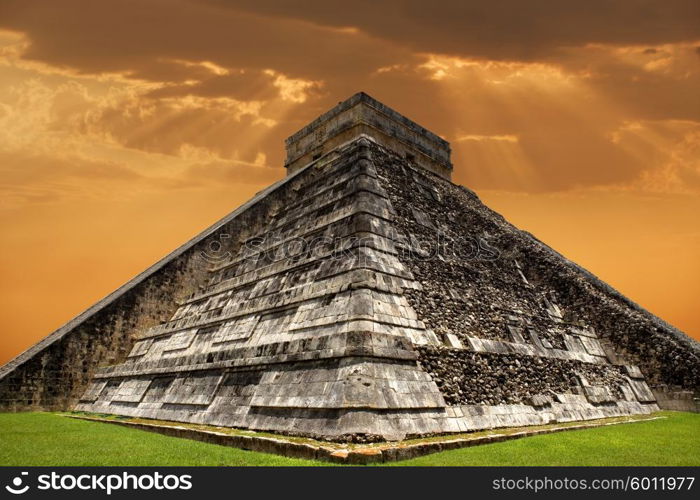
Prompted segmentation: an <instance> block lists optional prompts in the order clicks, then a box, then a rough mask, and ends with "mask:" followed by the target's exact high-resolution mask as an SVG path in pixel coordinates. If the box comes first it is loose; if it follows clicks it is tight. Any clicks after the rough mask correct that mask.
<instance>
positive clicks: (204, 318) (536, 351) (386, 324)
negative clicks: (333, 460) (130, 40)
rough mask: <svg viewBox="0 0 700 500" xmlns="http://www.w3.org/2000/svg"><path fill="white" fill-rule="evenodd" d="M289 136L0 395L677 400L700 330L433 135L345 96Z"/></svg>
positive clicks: (246, 402)
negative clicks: (514, 219)
mask: <svg viewBox="0 0 700 500" xmlns="http://www.w3.org/2000/svg"><path fill="white" fill-rule="evenodd" d="M286 147H287V162H286V167H287V171H288V175H287V177H286V178H285V179H283V180H281V181H279V182H278V183H276V184H274V185H273V186H271V187H270V188H268V189H266V190H264V191H262V192H261V193H259V194H258V195H256V197H255V198H253V199H252V200H251V201H249V202H248V203H246V204H245V205H243V206H242V207H240V208H239V209H238V210H236V211H234V212H233V213H231V214H230V215H228V216H227V217H225V218H224V219H222V220H221V221H219V222H218V223H217V224H215V225H214V226H212V227H211V228H209V229H208V230H206V231H205V232H203V233H202V234H200V235H199V236H197V237H196V238H194V239H193V240H191V241H190V242H188V243H186V244H185V245H183V246H182V247H181V248H179V249H177V250H176V251H175V252H173V253H172V254H170V255H169V256H167V257H165V258H164V259H163V260H161V261H160V262H158V263H157V264H155V265H154V266H152V267H151V268H150V269H148V270H146V271H145V272H144V273H142V274H141V275H139V276H137V277H136V278H134V280H132V281H130V282H129V283H127V284H126V285H124V286H123V287H122V288H120V289H119V290H117V291H116V292H114V293H113V294H111V295H110V296H108V297H106V298H105V299H104V300H102V301H101V302H99V303H98V304H96V305H95V306H93V307H92V308H90V309H88V310H87V311H86V312H85V313H83V314H82V315H80V316H78V317H77V318H76V319H74V320H73V321H72V322H70V323H68V324H67V325H65V326H64V327H62V328H61V329H59V330H57V331H56V332H54V333H53V334H51V335H50V336H49V337H47V338H46V339H45V340H44V341H42V342H40V343H39V344H37V345H36V346H34V347H32V348H31V349H29V350H28V351H27V352H25V353H23V354H22V355H20V356H19V357H18V358H16V359H15V360H13V361H11V362H10V363H8V365H6V366H5V367H3V368H2V370H0V404H2V405H3V406H4V407H5V408H9V409H15V410H20V409H27V408H46V409H65V408H74V409H77V410H81V411H89V412H100V413H110V414H117V415H128V416H137V417H143V418H153V419H163V420H174V421H181V422H191V423H202V424H211V425H218V426H230V427H239V428H246V429H253V430H262V431H273V432H280V433H286V434H290V435H301V436H311V437H317V438H322V439H329V440H344V441H371V440H381V439H389V440H395V439H403V438H406V437H410V436H422V435H432V434H443V433H456V432H465V431H471V430H479V429H485V428H495V427H503V426H513V425H533V424H543V423H549V422H555V421H571V420H585V419H592V418H600V417H609V416H620V415H631V414H642V413H649V412H651V411H655V410H657V409H658V408H659V406H658V405H659V404H661V405H662V406H664V405H666V406H665V407H670V406H672V405H673V404H675V405H683V404H692V397H693V394H694V392H696V391H697V387H698V380H699V379H700V361H699V359H700V358H699V349H698V344H697V342H695V341H693V340H691V339H690V338H688V337H687V336H685V335H684V334H683V333H681V332H679V331H678V330H676V329H674V328H673V327H671V326H670V325H668V324H666V323H664V322H663V321H661V320H659V319H658V318H656V317H654V316H653V315H651V314H650V313H648V312H647V311H645V310H643V309H641V308H640V307H639V306H637V305H636V304H634V303H632V302H631V301H629V300H628V299H626V298H625V297H623V296H621V295H620V294H619V293H617V292H616V291H615V290H613V289H612V288H610V287H609V286H607V285H606V284H604V283H602V282H600V281H599V280H598V279H596V278H595V277H594V276H593V275H591V274H590V273H588V272H587V271H585V270H583V269H581V268H580V267H578V266H576V265H575V264H573V263H572V262H570V261H568V260H567V259H565V258H564V257H563V256H561V255H559V254H557V253H556V252H555V251H553V250H552V249H550V248H549V247H547V246H546V245H544V244H543V243H541V242H539V241H538V240H537V239H536V238H534V237H533V236H532V235H530V234H528V233H525V232H522V231H520V230H518V229H517V228H515V227H513V226H512V225H510V224H509V223H508V222H507V221H505V220H504V219H503V218H502V217H501V216H500V215H498V214H496V213H495V212H493V211H491V210H489V209H488V208H487V207H486V206H485V205H483V204H482V203H481V202H480V201H479V198H478V197H477V195H476V194H475V193H473V192H472V191H470V190H469V189H467V188H465V187H462V186H458V185H455V184H453V183H452V182H451V181H450V175H451V171H452V165H451V162H450V147H449V144H448V143H447V142H446V141H444V140H443V139H441V138H439V137H438V136H436V135H435V134H432V133H431V132H429V131H427V130H426V129H424V128H422V127H420V126H419V125H417V124H415V123H414V122H412V121H410V120H408V119H407V118H405V117H404V116H402V115H400V114H399V113H397V112H396V111H394V110H392V109H390V108H388V107H387V106H385V105H383V104H381V103H380V102H378V101H376V100H374V99H372V98H371V97H369V96H368V95H366V94H364V93H359V94H356V95H354V96H352V97H351V98H350V99H348V100H346V101H344V102H342V103H340V104H338V105H337V106H336V107H335V108H333V109H332V110H330V111H329V112H327V113H325V114H324V115H322V116H320V117H319V118H318V119H316V120H315V121H313V122H312V123H310V124H309V125H308V126H306V127H305V128H303V129H302V130H300V131H299V132H297V133H296V134H294V135H292V136H291V137H290V138H289V139H287V141H286ZM648 383H651V384H652V387H653V388H654V390H652V389H650V386H649V385H648ZM689 401H690V403H689Z"/></svg>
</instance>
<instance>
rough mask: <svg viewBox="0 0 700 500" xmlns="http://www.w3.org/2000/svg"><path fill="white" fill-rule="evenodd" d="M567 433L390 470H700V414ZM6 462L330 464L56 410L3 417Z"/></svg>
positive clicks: (1, 444)
mask: <svg viewBox="0 0 700 500" xmlns="http://www.w3.org/2000/svg"><path fill="white" fill-rule="evenodd" d="M660 415H663V416H665V417H667V418H664V419H659V420H653V421H647V422H638V423H631V424H622V425H613V426H608V427H600V428H595V429H586V430H580V431H567V432H560V433H556V434H547V435H543V436H535V437H530V438H524V439H518V440H515V441H507V442H504V443H495V444H489V445H483V446H477V447H473V448H463V449H459V450H453V451H446V452H443V453H436V454H433V455H427V456H424V457H419V458H416V459H413V460H408V461H405V462H398V463H396V464H390V465H431V466H433V465H494V466H496V465H695V466H697V465H700V432H699V431H700V415H698V414H692V413H677V412H663V413H661V414H660ZM0 465H18V466H30V465H47V466H59V465H72V466H76V465H115V466H127V465H153V466H167V465H324V464H323V463H321V462H312V461H308V460H300V459H292V458H285V457H280V456H276V455H270V454H265V453H256V452H252V451H243V450H239V449H236V448H229V447H225V446H218V445H213V444H206V443H200V442H197V441H190V440H187V439H178V438H172V437H166V436H162V435H159V434H155V433H150V432H146V431H140V430H137V429H129V428H126V427H121V426H117V425H111V424H104V423H97V422H87V421H83V420H74V419H70V418H66V417H63V416H60V415H55V414H51V413H19V414H13V413H4V414H0Z"/></svg>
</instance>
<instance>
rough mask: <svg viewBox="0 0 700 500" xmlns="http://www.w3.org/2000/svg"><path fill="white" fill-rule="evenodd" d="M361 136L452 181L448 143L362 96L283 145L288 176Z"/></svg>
mask: <svg viewBox="0 0 700 500" xmlns="http://www.w3.org/2000/svg"><path fill="white" fill-rule="evenodd" d="M363 135H364V136H367V137H370V138H372V139H373V140H374V141H375V142H376V143H378V144H381V145H382V146H384V147H386V148H387V149H389V150H391V151H393V152H395V153H397V154H399V155H401V156H403V157H404V158H406V159H408V160H410V161H411V162H412V163H413V164H414V165H416V166H419V167H421V168H424V169H426V170H430V171H431V172H434V173H436V174H438V175H440V176H442V177H444V178H445V179H451V177H452V162H451V160H450V143H449V142H447V141H446V140H444V139H442V138H441V137H438V136H437V135H436V134H434V133H432V132H430V131H429V130H427V129H425V128H423V127H421V126H420V125H418V124H417V123H416V122H414V121H412V120H409V119H408V118H406V117H405V116H403V115H402V114H401V113H398V112H397V111H394V110H393V109H391V108H390V107H389V106H387V105H385V104H382V103H381V102H379V101H377V100H376V99H373V98H372V97H370V96H368V95H367V94H365V93H364V92H358V93H357V94H355V95H353V96H352V97H350V98H349V99H346V100H345V101H342V102H340V103H338V105H337V106H335V107H334V108H333V109H331V110H329V111H327V112H326V113H324V114H322V115H321V116H319V117H318V118H317V119H315V120H314V121H312V122H311V123H309V124H308V125H307V126H305V127H304V128H302V129H301V130H299V131H298V132H296V133H295V134H293V135H291V136H290V137H289V138H288V139H287V140H286V141H285V145H286V148H287V161H286V163H285V166H286V167H287V173H288V174H292V173H294V172H296V171H298V170H299V169H300V168H302V167H304V166H306V165H307V164H308V163H310V162H312V161H314V160H318V159H320V158H321V157H323V156H324V155H326V154H328V153H329V152H331V151H334V150H336V149H337V148H338V147H339V146H341V145H343V144H346V143H349V142H350V141H352V140H354V139H357V138H358V137H360V136H363Z"/></svg>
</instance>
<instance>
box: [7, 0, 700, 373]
mask: <svg viewBox="0 0 700 500" xmlns="http://www.w3.org/2000/svg"><path fill="white" fill-rule="evenodd" d="M698 19H700V4H699V3H698V2H697V1H681V0H678V1H676V0H666V1H661V0H659V1H654V0H639V1H613V2H603V1H597V0H591V1H589V2H561V1H558V0H557V1H555V0H539V1H537V0H536V1H532V2H520V1H517V0H491V1H489V2H469V1H454V2H440V5H439V6H438V7H432V8H430V9H426V8H425V2H422V1H417V0H416V1H409V0H407V1H399V0H385V1H383V2H370V1H368V0H358V1H355V2H342V3H341V2H337V3H336V2H330V1H327V0H326V1H320V0H318V1H316V0H310V1H287V2H266V1H263V0H256V1H255V2H253V1H245V0H242V1H216V0H211V1H196V2H195V1H185V0H167V1H166V0H130V1H127V0H120V1H108V0H102V1H100V2H95V1H77V0H64V1H62V2H55V1H51V0H48V1H33V0H21V1H11V0H0V225H1V227H2V244H1V245H0V276H1V277H2V280H1V281H0V363H3V362H5V361H7V360H8V359H10V358H11V357H13V356H15V355H16V354H18V353H19V352H20V351H22V350H23V349H25V348H27V347H28V346H29V345H31V344H32V343H34V342H36V341H37V340H39V339H40V338H41V337H43V336H45V335H47V334H48V333H50V332H51V331H52V330H54V329H55V328H57V327H58V326H60V325H61V324H62V323H63V322H65V321H67V320H69V319H70V318H72V317H73V316H75V315H76V314H77V313H79V312H80V311H81V310H83V309H84V308H86V307H87V306H89V305H90V304H92V303H93V302H95V301H97V300H98V299H100V298H101V297H103V296H104V295H106V294H107V293H109V292H110V291H112V290H113V289H114V288H116V287H118V286H119V285H121V284H122V283H124V282H125V281H127V280H128V279H129V278H131V277H132V276H133V275H134V274H136V273H137V272H139V271H141V270H143V269H144V268H145V267H147V266H148V265H150V264H152V263H153V262H154V261H155V260H157V259H158V258H159V257H161V256H162V255H164V254H166V253H167V252H169V251H170V250H172V249H173V248H175V247H176V246H178V245H179V244H181V243H182V242H184V241H185V240H187V239H188V238H189V237H191V236H192V235H194V234H196V233H197V232H198V231H199V230H201V229H202V228H204V227H206V226H207V225H209V224H210V223H212V222H213V221H215V220H216V219H218V218H220V217H221V216H223V215H225V214H226V213H227V212H229V211H231V210H233V209H234V208H235V207H236V206H237V205H239V204H241V203H242V202H244V201H246V200H247V199H248V198H250V197H251V196H252V195H253V194H254V193H255V192H256V191H258V190H260V189H262V188H263V187H265V186H267V185H269V184H270V183H272V182H273V181H275V180H276V179H279V178H281V177H282V176H283V175H284V171H283V168H282V163H283V159H284V153H283V140H284V138H285V137H286V136H288V135H289V134H291V133H292V132H294V131H296V130H297V129H299V128H300V127H301V126H303V125H304V124H305V123H306V122H308V121H310V120H311V119H312V118H314V117H315V116H316V115H318V114H320V113H321V112H323V111H325V110H326V109H328V108H330V107H331V106H332V105H333V104H335V103H336V102H337V101H339V100H342V99H345V98H346V97H348V96H349V95H351V94H353V93H354V92H357V91H359V90H364V91H365V92H368V93H369V94H370V95H372V96H374V97H376V98H377V99H379V100H381V101H384V102H386V103H387V104H388V105H390V106H392V107H394V108H395V109H397V110H398V111H400V112H401V113H403V114H405V115H407V116H408V117H410V118H412V119H414V120H415V121H417V122H418V123H420V124H422V125H424V126H426V127H427V128H429V129H431V130H433V131H435V132H437V133H439V134H440V135H442V136H443V137H445V138H446V139H447V140H449V141H450V142H451V144H452V148H453V161H454V164H455V170H454V180H455V181H456V182H458V183H461V184H464V185H466V186H469V187H471V188H472V189H474V190H476V191H477V192H478V193H479V195H480V196H481V197H482V199H483V200H484V201H485V202H486V203H487V204H489V205H490V206H491V207H492V208H494V209H495V210H497V211H499V212H501V213H502V214H504V215H505V216H506V217H507V218H508V219H509V220H510V221H511V222H513V223H515V224H516V225H518V226H519V227H521V228H523V229H526V230H528V231H530V232H532V233H533V234H535V235H537V236H538V237H539V238H540V239H541V240H543V241H545V242H547V243H548V244H550V245H551V246H552V247H554V248H556V249H557V250H559V251H560V252H562V253H563V254H565V255H566V256H568V257H569V258H571V259H572V260H574V261H576V262H578V263H580V264H582V265H583V266H585V267H587V268H588V269H590V270H591V271H593V272H594V273H596V274H597V275H599V276H600V277H601V278H602V279H604V280H606V281H607V282H609V283H610V284H611V285H613V286H614V287H616V288H618V289H619V290H620V291H622V292H623V293H625V294H626V295H628V296H629V297H630V298H631V299H633V300H634V301H636V302H638V303H639V304H641V305H642V306H644V307H647V308H648V309H649V310H651V311H652V312H654V313H655V314H657V315H659V316H661V317H662V318H663V319H665V320H667V321H669V322H670V323H672V324H674V325H676V326H677V327H679V328H681V329H682V330H684V331H685V332H686V333H688V334H689V335H691V336H694V337H695V338H700V315H698V314H697V312H696V309H697V306H698V297H700V258H699V257H700V224H699V223H698V220H700V196H699V195H700V92H698V91H697V89H698V88H700V23H698V22H697V20H698Z"/></svg>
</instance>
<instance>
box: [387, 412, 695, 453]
mask: <svg viewBox="0 0 700 500" xmlns="http://www.w3.org/2000/svg"><path fill="white" fill-rule="evenodd" d="M659 415H661V416H665V417H667V418H663V419H658V420H651V421H648V422H636V423H630V424H621V425H612V426H608V427H598V428H594V429H585V430H580V431H566V432H559V433H555V434H545V435H542V436H533V437H529V438H524V439H517V440H514V441H506V442H503V443H494V444H487V445H483V446H477V447H474V448H462V449H459V450H452V451H445V452H442V453H436V454H434V455H426V456H423V457H418V458H415V459H413V460H407V461H404V462H399V463H398V464H396V465H417V466H422V465H444V466H450V465H494V466H496V465H564V466H566V465H612V466H620V465H630V466H633V465H638V466H651V465H654V466H659V465H696V466H697V465H700V415H698V414H695V413H680V412H661V413H659Z"/></svg>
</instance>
